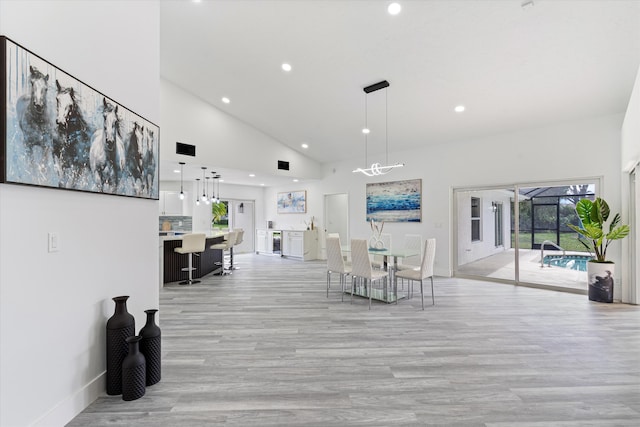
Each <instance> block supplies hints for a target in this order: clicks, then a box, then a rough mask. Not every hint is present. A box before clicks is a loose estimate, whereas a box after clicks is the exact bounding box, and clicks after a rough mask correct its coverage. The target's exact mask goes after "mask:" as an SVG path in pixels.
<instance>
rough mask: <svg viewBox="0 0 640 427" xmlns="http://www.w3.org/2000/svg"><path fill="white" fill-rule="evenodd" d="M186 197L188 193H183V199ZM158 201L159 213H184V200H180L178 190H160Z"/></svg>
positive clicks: (179, 214)
mask: <svg viewBox="0 0 640 427" xmlns="http://www.w3.org/2000/svg"><path fill="white" fill-rule="evenodd" d="M187 199H188V193H185V200H187ZM159 201H160V203H159V209H160V215H177V216H181V215H185V213H184V209H183V205H184V201H183V200H180V192H179V191H161V192H160V197H159Z"/></svg>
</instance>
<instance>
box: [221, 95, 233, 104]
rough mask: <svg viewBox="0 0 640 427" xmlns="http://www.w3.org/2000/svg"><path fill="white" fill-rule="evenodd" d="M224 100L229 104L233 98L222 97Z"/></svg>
mask: <svg viewBox="0 0 640 427" xmlns="http://www.w3.org/2000/svg"><path fill="white" fill-rule="evenodd" d="M222 102H224V103H225V104H228V103H230V102H231V100H230V99H229V98H227V97H226V96H225V97H223V98H222Z"/></svg>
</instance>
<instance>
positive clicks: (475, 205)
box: [471, 197, 480, 242]
mask: <svg viewBox="0 0 640 427" xmlns="http://www.w3.org/2000/svg"><path fill="white" fill-rule="evenodd" d="M471 241H472V242H479V241H480V198H478V197H472V198H471Z"/></svg>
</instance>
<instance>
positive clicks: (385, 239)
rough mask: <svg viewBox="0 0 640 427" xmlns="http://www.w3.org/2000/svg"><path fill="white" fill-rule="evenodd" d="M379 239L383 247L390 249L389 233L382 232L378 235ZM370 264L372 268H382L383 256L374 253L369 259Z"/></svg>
mask: <svg viewBox="0 0 640 427" xmlns="http://www.w3.org/2000/svg"><path fill="white" fill-rule="evenodd" d="M380 240H382V243H384V248H385V249H391V234H388V233H382V234H381V235H380ZM371 266H372V267H373V268H379V269H382V268H384V256H382V255H374V256H373V261H371Z"/></svg>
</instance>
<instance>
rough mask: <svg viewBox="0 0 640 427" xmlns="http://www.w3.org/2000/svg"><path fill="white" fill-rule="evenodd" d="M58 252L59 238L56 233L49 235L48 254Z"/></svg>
mask: <svg viewBox="0 0 640 427" xmlns="http://www.w3.org/2000/svg"><path fill="white" fill-rule="evenodd" d="M59 250H60V236H59V235H58V233H54V232H52V233H49V252H58V251H59Z"/></svg>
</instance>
